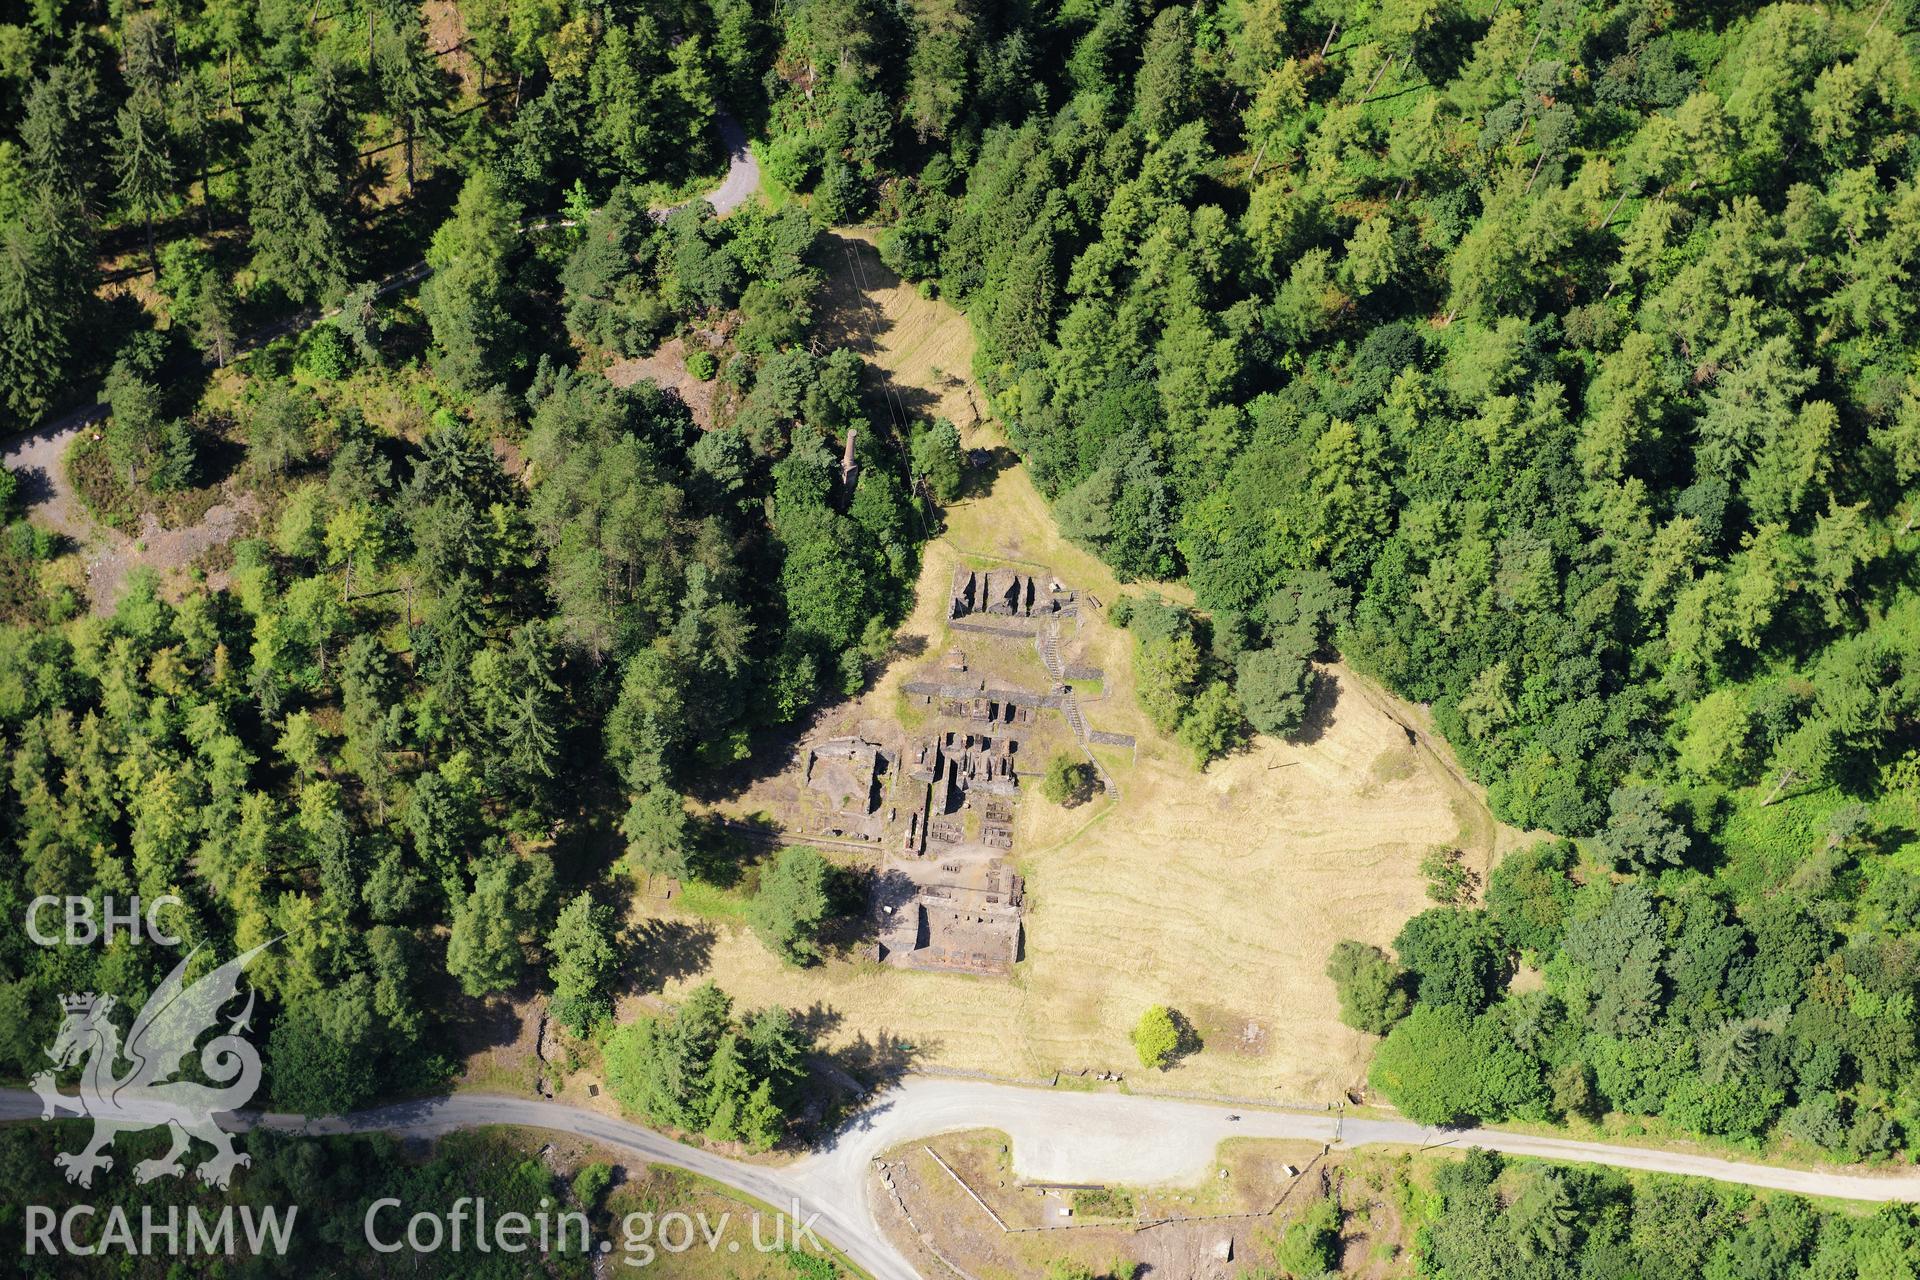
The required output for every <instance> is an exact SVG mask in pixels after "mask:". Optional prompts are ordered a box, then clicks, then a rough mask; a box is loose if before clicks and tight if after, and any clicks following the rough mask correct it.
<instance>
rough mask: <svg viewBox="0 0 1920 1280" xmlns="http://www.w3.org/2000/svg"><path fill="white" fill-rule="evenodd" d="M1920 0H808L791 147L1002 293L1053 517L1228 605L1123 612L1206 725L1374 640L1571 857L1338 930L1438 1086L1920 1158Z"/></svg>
mask: <svg viewBox="0 0 1920 1280" xmlns="http://www.w3.org/2000/svg"><path fill="white" fill-rule="evenodd" d="M829 15H832V16H829ZM1914 22H1915V15H1914V11H1913V7H1912V6H1911V5H1910V4H1900V3H1893V2H1890V3H1887V4H1873V5H1862V6H1860V7H1859V8H1858V9H1846V8H1842V9H1819V8H1814V7H1810V6H1805V5H1795V4H1774V5H1757V4H1756V5H1723V6H1697V7H1695V6H1680V5H1668V4H1619V5H1606V4H1600V3H1595V4H1581V3H1558V2H1557V0H1556V2H1554V3H1547V4H1540V5H1530V6H1529V5H1506V4H1469V5H1458V4H1450V3H1443V2H1439V0H1388V2H1386V3H1382V4H1379V5H1368V6H1351V5H1317V4H1311V3H1309V4H1287V3H1259V2H1250V3H1227V4H1220V5H1208V4H1197V5H1194V6H1191V7H1183V6H1178V5H1169V6H1160V7H1156V6H1151V5H1132V4H1125V3H1120V4H1111V5H1093V4H1084V5H1083V4H1075V3H1066V4H1063V5H1061V6H1059V7H1058V8H1057V9H1055V10H1054V11H1052V12H1042V11H1030V10H1024V9H1018V8H1007V9H992V10H989V9H985V8H978V9H976V8H971V7H967V6H961V5H934V4H925V5H915V6H913V8H912V10H911V11H910V12H909V13H906V14H895V13H892V12H889V11H887V10H885V9H884V8H883V7H881V6H871V7H862V6H859V5H845V6H841V5H833V6H828V5H823V4H813V5H808V6H805V7H803V8H801V9H799V10H797V11H796V12H795V13H793V14H791V15H789V17H788V19H787V22H786V44H785V48H784V50H783V53H782V55H781V61H780V62H779V63H778V64H777V70H778V71H779V73H780V77H781V80H782V86H783V87H782V86H776V88H779V89H780V91H779V92H778V93H776V96H775V99H774V102H773V106H772V115H771V121H772V127H773V129H774V130H775V134H776V136H775V141H774V143H773V144H772V148H771V158H772V161H773V170H774V172H775V173H776V174H779V175H781V176H783V177H784V179H785V180H787V181H789V182H790V183H792V184H794V185H797V186H802V187H808V186H810V187H811V189H812V190H813V192H814V200H815V207H816V208H819V207H821V205H822V204H824V205H826V206H827V207H829V208H833V209H834V210H835V211H836V212H835V216H842V217H844V216H854V215H863V216H873V217H876V218H878V219H879V220H880V221H882V222H883V223H885V224H887V225H888V226H889V230H888V231H887V232H886V234H885V238H884V239H883V241H882V244H883V247H884V249H885V252H886V254H887V256H888V258H889V261H890V262H891V263H892V264H893V265H895V266H896V267H897V268H898V269H899V270H900V271H901V272H902V273H903V274H905V275H907V276H908V277H910V278H913V279H918V280H922V281H924V287H925V288H928V289H937V290H938V291H940V292H941V293H942V294H944V295H945V296H947V297H949V298H951V299H953V300H954V301H955V302H957V303H959V304H960V305H962V306H964V307H965V308H966V309H967V311H968V314H969V316H970V317H971V319H972V322H973V327H974V330H975V332H976V334H977V335H978V337H979V341H980V350H979V356H978V361H977V366H976V371H977V373H978V374H979V376H980V377H981V378H982V379H983V380H984V381H985V382H986V384H987V385H988V386H989V388H990V389H991V390H992V392H993V395H994V401H995V405H996V407H997V408H998V410H999V412H1000V413H1001V415H1002V416H1003V417H1004V418H1005V420H1006V421H1007V423H1008V424H1009V427H1010V429H1011V432H1012V434H1013V437H1014V439H1015V441H1016V442H1017V443H1018V444H1019V446H1020V447H1021V449H1022V450H1023V452H1024V453H1025V454H1026V456H1027V458H1028V459H1029V460H1030V461H1031V463H1032V466H1033V469H1034V473H1035V476H1036V478H1037V479H1038V481H1039V482H1040V484H1041V485H1042V486H1043V488H1044V489H1045V490H1046V491H1047V492H1048V493H1049V494H1050V495H1051V496H1052V497H1053V499H1054V502H1055V510H1056V512H1057V514H1058V516H1059V519H1060V521H1061V524H1062V527H1063V529H1064V530H1065V531H1066V532H1067V533H1068V534H1069V535H1070V536H1072V537H1074V538H1075V539H1077V540H1079V541H1081V542H1083V543H1084V544H1086V545H1088V546H1089V547H1091V548H1093V549H1095V550H1096V551H1098V552H1099V553H1100V554H1101V555H1102V556H1103V557H1105V558H1106V559H1107V560H1108V561H1109V562H1110V563H1111V564H1112V565H1113V566H1114V567H1115V569H1116V570H1117V571H1119V572H1120V573H1121V574H1122V575H1123V576H1129V577H1134V578H1138V579H1142V580H1149V581H1150V580H1154V579H1167V578H1174V577H1181V578H1184V579H1185V581H1186V583H1187V584H1188V585H1189V586H1191V588H1192V590H1193V592H1194V594H1195V596H1196V597H1197V600H1198V604H1199V610H1198V612H1197V613H1189V612H1187V611H1184V610H1180V609H1176V608H1171V607H1168V606H1166V605H1164V604H1160V603H1158V602H1155V601H1154V600H1152V599H1151V598H1149V599H1146V600H1143V601H1142V602H1141V603H1140V604H1139V605H1138V606H1136V607H1134V608H1132V609H1131V610H1130V611H1129V612H1130V613H1131V617H1125V615H1124V614H1123V615H1122V617H1123V618H1124V620H1126V621H1128V623H1129V625H1130V626H1131V627H1132V628H1133V629H1134V630H1135V632H1136V634H1137V636H1138V640H1139V644H1140V659H1141V661H1140V663H1139V669H1140V674H1141V680H1140V686H1141V687H1140V690H1139V692H1140V696H1141V699H1142V702H1143V705H1144V706H1145V707H1146V709H1147V710H1148V712H1149V713H1150V714H1151V715H1152V716H1153V717H1154V719H1155V720H1156V721H1157V722H1159V723H1160V725H1161V727H1162V728H1164V729H1166V730H1168V731H1169V732H1175V733H1177V734H1178V735H1179V736H1180V738H1181V739H1182V741H1183V742H1185V743H1186V744H1187V745H1188V746H1190V747H1191V748H1192V749H1193V751H1194V753H1195V755H1196V757H1198V758H1199V759H1200V760H1201V761H1203V762H1204V760H1206V759H1207V758H1208V757H1210V756H1212V755H1216V754H1219V753H1220V752H1222V751H1228V750H1232V749H1233V747H1234V744H1235V742H1236V741H1237V739H1238V738H1239V737H1240V736H1242V735H1244V733H1245V732H1246V731H1247V730H1248V729H1249V728H1257V729H1260V730H1263V731H1269V732H1272V731H1285V730H1287V729H1289V728H1292V727H1294V726H1296V725H1298V724H1300V722H1301V719H1302V717H1303V715H1304V714H1305V711H1306V706H1307V702H1308V699H1309V698H1310V696H1311V686H1312V684H1313V680H1314V677H1313V675H1312V669H1311V666H1310V665H1309V661H1308V660H1309V659H1312V658H1321V659H1324V658H1330V657H1333V656H1335V655H1336V654H1337V655H1338V656H1339V657H1341V658H1343V659H1344V660H1345V661H1347V662H1348V663H1350V664H1351V665H1352V666H1354V667H1355V668H1357V669H1359V670H1360V671H1362V672H1364V673H1367V674H1370V675H1373V676H1375V677H1378V678H1379V679H1381V680H1383V681H1384V682H1385V683H1386V684H1388V685H1389V686H1390V687H1392V688H1393V689H1395V690H1396V691H1398V692H1400V693H1402V694H1404V695H1406V696H1408V697H1411V698H1415V699H1418V700H1421V701H1425V702H1430V703H1431V704H1432V706H1433V709H1434V714H1435V717H1436V719H1437V721H1438V723H1439V725H1440V726H1441V728H1442V729H1443V730H1444V732H1445V734H1446V737H1447V739H1448V741H1449V743H1450V744H1451V745H1452V746H1453V748H1454V749H1455V750H1456V751H1457V752H1458V754H1459V755H1460V757H1461V758H1462V760H1463V761H1464V763H1465V764H1466V765H1467V767H1468V768H1469V769H1470V770H1471V771H1472V772H1473V773H1474V774H1475V775H1476V776H1478V777H1479V778H1480V779H1481V780H1482V781H1484V782H1485V783H1486V784H1487V786H1488V789H1489V795H1490V799H1491V801H1492V804H1493V808H1494V811H1495V813H1496V814H1497V815H1498V816H1499V817H1501V818H1502V819H1504V820H1506V821H1508V822H1510V823H1513V824H1514V825H1516V826H1519V827H1522V828H1532V829H1543V830H1545V831H1548V832H1553V833H1557V834H1558V835H1561V836H1565V837H1576V838H1578V839H1579V843H1578V844H1577V846H1576V845H1574V844H1568V843H1558V842H1549V843H1546V844H1543V845H1540V846H1538V847H1536V848H1534V849H1531V850H1528V851H1526V852H1524V853H1523V854H1521V855H1517V856H1515V857H1514V858H1512V859H1510V860H1509V861H1508V862H1507V863H1505V864H1504V865H1502V866H1500V867H1499V868H1497V869H1496V870H1495V872H1494V876H1493V882H1492V884H1491V886H1489V892H1488V893H1487V895H1486V898H1485V903H1484V905H1483V906H1475V905H1473V900H1474V899H1473V894H1472V893H1471V891H1470V890H1469V891H1467V892H1465V893H1461V892H1459V890H1460V889H1461V886H1460V884H1459V883H1458V881H1457V879H1456V880H1454V881H1453V882H1452V884H1451V887H1449V885H1448V883H1446V882H1445V880H1446V878H1445V877H1444V876H1443V877H1442V878H1441V881H1438V882H1436V897H1439V898H1441V899H1442V900H1443V902H1450V903H1451V905H1443V906H1440V907H1437V908H1436V909H1435V910H1433V911H1431V912H1429V913H1427V914H1425V915H1423V916H1421V917H1419V918H1417V919H1416V920H1414V921H1413V922H1411V923H1410V924H1409V925H1408V927H1407V930H1406V932H1404V933H1403V934H1402V935H1401V937H1400V939H1399V942H1398V945H1397V947H1396V952H1397V956H1395V957H1388V956H1386V955H1384V954H1379V953H1375V954H1372V955H1368V954H1367V953H1366V952H1365V951H1364V950H1362V951H1357V952H1349V953H1348V954H1347V955H1346V956H1345V957H1344V962H1343V961H1342V959H1341V958H1339V957H1337V958H1336V962H1335V975H1336V977H1337V978H1338V979H1339V984H1340V987H1341V990H1342V995H1343V1001H1344V1002H1345V1004H1346V1005H1347V1007H1348V1009H1349V1013H1350V1020H1352V1021H1354V1022H1355V1025H1358V1026H1362V1027H1363V1028H1365V1029H1367V1030H1370V1031H1375V1032H1380V1033H1386V1032H1389V1031H1390V1032H1391V1034H1389V1035H1388V1038H1387V1040H1386V1042H1385V1044H1384V1046H1383V1049H1382V1052H1381V1055H1380V1059H1379V1062H1378V1063H1377V1065H1376V1069H1375V1075H1374V1079H1375V1082H1376V1084H1378V1085H1379V1086H1381V1087H1382V1088H1383V1089H1384V1090H1385V1091H1386V1093H1387V1094H1388V1095H1389V1096H1390V1097H1392V1098H1394V1099H1395V1100H1396V1101H1397V1102H1399V1103H1400V1105H1401V1106H1402V1107H1403V1108H1404V1109H1405V1110H1407V1111H1408V1112H1409V1113H1410V1114H1412V1115H1415V1116H1416V1117H1418V1118H1422V1119H1429V1120H1434V1121H1439V1120H1447V1119H1454V1118H1459V1117H1466V1116H1479V1117H1489V1118H1498V1117H1503V1116H1511V1117H1522V1118H1548V1117H1557V1116H1598V1115H1599V1114H1601V1113H1602V1112H1606V1111H1619V1112H1626V1113H1630V1114H1637V1115H1658V1116H1663V1117H1665V1118H1666V1120H1667V1121H1668V1122H1670V1123H1671V1124H1672V1125H1674V1126H1676V1127H1678V1128H1680V1129H1683V1130H1687V1131H1695V1132H1705V1133H1709V1134H1715V1135H1719V1136H1722V1137H1724V1138H1728V1139H1731V1140H1734V1141H1738V1142H1744V1143H1757V1142H1762V1141H1768V1140H1784V1141H1787V1142H1790V1143H1792V1144H1795V1145H1796V1146H1798V1147H1800V1148H1802V1149H1809V1150H1818V1151H1821V1152H1825V1153H1828V1154H1830V1155H1833V1156H1835V1157H1839V1158H1854V1159H1859V1158H1873V1157H1877V1156H1882V1155H1886V1154H1889V1153H1892V1152H1895V1151H1899V1150H1901V1149H1903V1148H1906V1149H1911V1148H1912V1147H1913V1145H1914V1144H1915V1142H1916V1141H1920V1109H1917V1108H1920V1077H1917V1076H1916V1069H1917V1068H1920V1051H1917V1050H1916V1045H1915V1039H1914V1016H1913V1010H1914V998H1915V992H1916V981H1917V980H1920V958H1917V957H1916V954H1915V946H1916V940H1920V874H1916V872H1920V863H1916V862H1915V860H1914V854H1915V850H1914V846H1913V844H1912V841H1913V840H1914V838H1915V837H1914V829H1915V826H1916V823H1917V822H1920V809H1916V802H1920V772H1917V771H1916V762H1920V753H1917V752H1916V747H1920V743H1917V742H1916V740H1915V734H1914V723H1915V721H1914V717H1915V711H1916V709H1920V683H1916V679H1915V675H1916V672H1920V649H1917V648H1916V646H1917V645H1920V628H1916V619H1920V612H1916V611H1917V610H1920V596H1916V594H1915V592H1914V589H1913V585H1912V576H1913V552H1914V550H1915V547H1916V545H1920V544H1917V543H1916V540H1915V537H1914V514H1915V511H1916V507H1915V503H1916V502H1920V491H1916V489H1915V477H1916V475H1920V464H1916V462H1915V460H1914V459H1915V454H1914V441H1915V439H1916V438H1920V436H1916V432H1920V362H1917V361H1916V329H1915V324H1916V319H1920V317H1917V316H1916V310H1915V300H1916V298H1920V293H1916V291H1915V289H1914V286H1913V280H1912V272H1913V269H1914V265H1915V260H1916V257H1920V135H1917V134H1916V132H1915V130H1916V124H1920V114H1916V108H1917V107H1920V96H1916V83H1915V78H1914V64H1913V56H1914ZM902 38H911V40H912V42H913V45H912V47H913V50H914V52H913V55H912V57H911V58H909V59H907V60H905V61H904V62H902V61H901V60H898V59H889V58H882V57H880V56H878V53H877V51H878V50H880V49H883V48H888V47H891V46H892V45H893V44H894V43H895V42H897V41H898V40H900V39H902ZM956 86H964V88H963V89H962V90H961V91H959V92H955V87H956ZM890 118H891V119H894V120H897V122H898V123H897V125H896V126H895V127H894V128H892V129H890V130H889V129H883V128H880V127H879V126H880V125H881V124H883V123H885V122H887V121H888V120H889V119H890ZM1456 898H1457V899H1458V901H1457V902H1453V901H1452V900H1453V899H1456ZM1518 961H1524V962H1525V963H1527V964H1528V965H1531V966H1535V967H1538V968H1539V969H1540V970H1542V971H1543V976H1544V981H1543V982H1536V983H1532V984H1529V985H1530V987H1531V988H1533V989H1531V990H1529V991H1528V992H1527V994H1523V995H1508V994H1506V990H1507V984H1508V979H1509V978H1510V976H1511V975H1512V974H1513V972H1514V968H1515V965H1516V962H1518ZM1542 988H1543V989H1542ZM1409 1007H1410V1008H1411V1016H1405V1017H1404V1018H1403V1015H1405V1014H1406V1013H1407V1010H1408V1009H1409Z"/></svg>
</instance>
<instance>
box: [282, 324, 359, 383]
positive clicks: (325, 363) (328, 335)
mask: <svg viewBox="0 0 1920 1280" xmlns="http://www.w3.org/2000/svg"><path fill="white" fill-rule="evenodd" d="M294 363H295V364H296V365H297V366H298V367H299V368H301V369H302V370H304V371H305V372H307V373H309V374H312V375H313V376H314V377H316V378H318V379H320V380H321V381H323V382H338V381H339V380H340V379H342V378H344V377H346V376H347V375H348V374H350V373H352V372H353V369H354V365H355V364H356V363H358V361H357V359H356V357H355V356H354V351H353V343H352V342H351V341H350V340H349V339H348V338H347V335H346V334H344V333H342V332H340V330H339V328H338V327H337V326H335V325H330V324H321V325H315V326H314V327H313V328H311V329H309V330H307V333H306V336H305V337H303V338H302V339H301V340H300V349H299V351H298V353H297V354H296V355H295V356H294Z"/></svg>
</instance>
